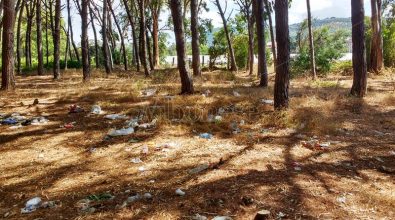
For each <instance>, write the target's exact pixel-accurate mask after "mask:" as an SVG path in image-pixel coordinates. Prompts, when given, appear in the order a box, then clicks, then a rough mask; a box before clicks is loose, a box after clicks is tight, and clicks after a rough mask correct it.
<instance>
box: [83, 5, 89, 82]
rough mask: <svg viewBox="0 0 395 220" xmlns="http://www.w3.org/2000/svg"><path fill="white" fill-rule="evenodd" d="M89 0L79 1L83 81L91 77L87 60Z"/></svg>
mask: <svg viewBox="0 0 395 220" xmlns="http://www.w3.org/2000/svg"><path fill="white" fill-rule="evenodd" d="M89 4H90V1H89V0H82V1H81V22H82V25H81V33H82V34H81V52H82V75H83V80H84V82H86V81H89V80H90V77H91V72H90V71H91V70H90V62H89V61H90V60H89V41H88V8H89Z"/></svg>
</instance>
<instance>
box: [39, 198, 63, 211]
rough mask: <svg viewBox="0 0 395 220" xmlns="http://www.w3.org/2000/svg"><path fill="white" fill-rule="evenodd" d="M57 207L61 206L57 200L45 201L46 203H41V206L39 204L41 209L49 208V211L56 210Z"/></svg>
mask: <svg viewBox="0 0 395 220" xmlns="http://www.w3.org/2000/svg"><path fill="white" fill-rule="evenodd" d="M58 206H61V202H60V201H59V200H56V201H47V202H43V203H42V204H41V207H42V208H45V209H46V208H50V209H53V208H56V207H58Z"/></svg>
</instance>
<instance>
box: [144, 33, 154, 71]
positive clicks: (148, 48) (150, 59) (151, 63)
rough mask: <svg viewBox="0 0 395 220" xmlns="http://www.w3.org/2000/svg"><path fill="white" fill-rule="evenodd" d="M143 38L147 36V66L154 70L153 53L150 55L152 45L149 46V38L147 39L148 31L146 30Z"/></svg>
mask: <svg viewBox="0 0 395 220" xmlns="http://www.w3.org/2000/svg"><path fill="white" fill-rule="evenodd" d="M145 36H147V53H148V61H149V66H150V69H151V70H154V68H155V67H154V61H153V59H152V57H153V53H152V44H151V38H150V37H149V34H148V30H146V33H145Z"/></svg>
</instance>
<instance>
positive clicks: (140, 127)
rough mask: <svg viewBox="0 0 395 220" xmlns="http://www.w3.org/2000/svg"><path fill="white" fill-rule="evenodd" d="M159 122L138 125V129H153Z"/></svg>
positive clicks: (155, 120) (153, 121)
mask: <svg viewBox="0 0 395 220" xmlns="http://www.w3.org/2000/svg"><path fill="white" fill-rule="evenodd" d="M157 121H158V120H157V119H154V120H152V121H151V122H150V123H144V124H141V125H138V128H139V129H151V128H154V127H155V126H156V122H157Z"/></svg>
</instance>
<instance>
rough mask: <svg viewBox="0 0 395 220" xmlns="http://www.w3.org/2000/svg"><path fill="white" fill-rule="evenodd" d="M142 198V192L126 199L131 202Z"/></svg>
mask: <svg viewBox="0 0 395 220" xmlns="http://www.w3.org/2000/svg"><path fill="white" fill-rule="evenodd" d="M141 198H142V197H141V195H140V194H136V195H134V196H130V197H128V199H127V200H126V201H127V202H129V203H132V202H137V201H139V200H141Z"/></svg>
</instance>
